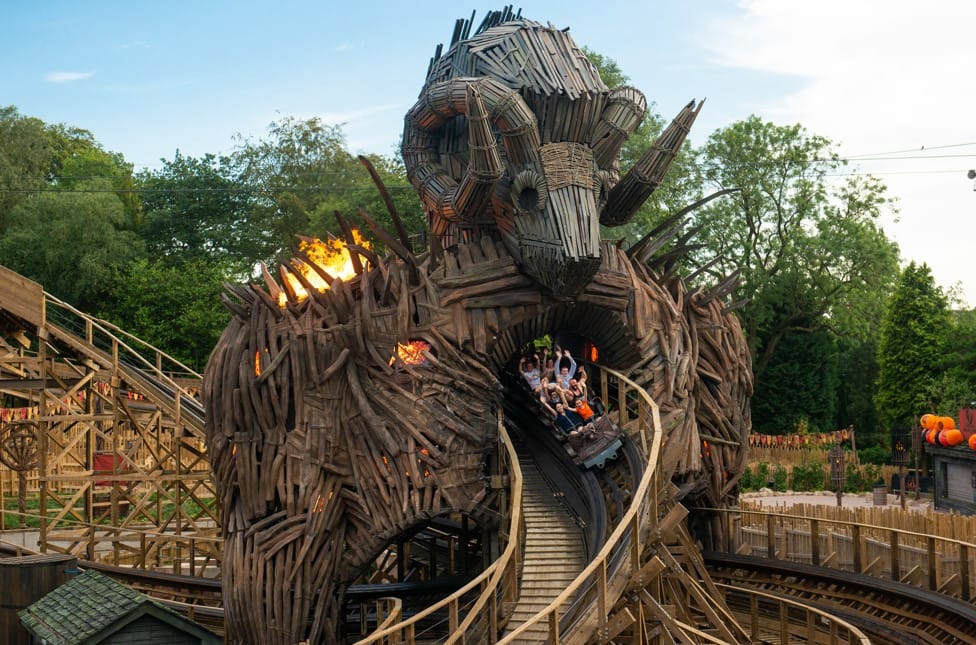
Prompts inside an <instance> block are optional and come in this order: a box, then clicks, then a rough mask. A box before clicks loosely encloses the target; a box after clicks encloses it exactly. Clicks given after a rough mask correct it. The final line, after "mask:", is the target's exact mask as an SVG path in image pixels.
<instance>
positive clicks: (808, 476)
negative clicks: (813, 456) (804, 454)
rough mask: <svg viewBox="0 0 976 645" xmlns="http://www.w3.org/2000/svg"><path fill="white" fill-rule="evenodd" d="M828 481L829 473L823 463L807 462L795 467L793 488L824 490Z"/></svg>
mask: <svg viewBox="0 0 976 645" xmlns="http://www.w3.org/2000/svg"><path fill="white" fill-rule="evenodd" d="M826 482H827V473H826V470H825V468H824V465H823V464H822V463H816V462H807V463H803V464H800V465H798V466H794V467H793V475H792V484H791V486H792V488H793V490H802V491H812V490H823V489H824V486H825V485H826Z"/></svg>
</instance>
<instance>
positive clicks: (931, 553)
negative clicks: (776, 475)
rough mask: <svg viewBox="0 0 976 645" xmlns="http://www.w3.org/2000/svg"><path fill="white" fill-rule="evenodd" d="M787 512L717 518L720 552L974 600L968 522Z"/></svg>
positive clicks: (744, 510)
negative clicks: (723, 533)
mask: <svg viewBox="0 0 976 645" xmlns="http://www.w3.org/2000/svg"><path fill="white" fill-rule="evenodd" d="M790 510H791V513H790V514H783V513H773V512H767V511H760V510H752V509H750V508H748V507H747V506H743V507H741V508H739V509H729V510H725V511H719V512H722V513H724V514H725V519H726V521H727V522H728V532H727V535H728V536H729V540H728V543H727V544H726V549H727V550H728V551H729V552H731V553H739V554H743V555H755V556H761V557H768V558H775V559H780V560H788V561H791V562H800V563H804V564H811V565H814V566H823V567H831V568H835V569H841V570H845V571H852V572H854V573H860V574H865V575H872V576H877V577H880V578H884V579H887V580H893V581H895V582H901V583H907V584H912V585H916V586H919V587H924V588H927V589H929V590H932V591H936V592H939V593H943V594H946V595H949V596H952V597H955V598H960V599H962V600H965V601H966V602H972V601H974V600H976V597H974V594H973V584H972V581H973V580H974V579H976V561H974V554H976V543H974V542H973V541H972V540H973V539H974V536H976V528H974V527H976V521H974V520H976V518H963V517H961V516H953V515H950V514H936V513H932V514H930V515H926V514H924V513H904V512H901V511H897V512H896V511H895V510H894V509H880V508H877V509H875V508H858V509H843V508H836V507H829V506H815V505H805V506H794V507H791V509H790ZM939 515H943V516H944V518H940V517H938V516H939ZM872 522H877V524H875V523H872ZM947 536H959V537H958V538H955V537H947Z"/></svg>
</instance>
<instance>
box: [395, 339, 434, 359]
mask: <svg viewBox="0 0 976 645" xmlns="http://www.w3.org/2000/svg"><path fill="white" fill-rule="evenodd" d="M429 350H430V343H428V342H427V341H425V340H411V341H409V342H407V343H406V344H404V343H397V347H396V356H391V357H390V365H393V363H394V361H396V359H397V358H399V359H400V360H401V361H403V362H404V363H406V364H407V365H423V364H425V363H426V362H427V357H426V356H424V354H423V352H426V351H429Z"/></svg>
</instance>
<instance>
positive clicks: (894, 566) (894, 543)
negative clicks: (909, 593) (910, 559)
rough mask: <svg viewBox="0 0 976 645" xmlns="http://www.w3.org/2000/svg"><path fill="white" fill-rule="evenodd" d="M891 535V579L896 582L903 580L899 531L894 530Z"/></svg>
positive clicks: (889, 542)
mask: <svg viewBox="0 0 976 645" xmlns="http://www.w3.org/2000/svg"><path fill="white" fill-rule="evenodd" d="M890 535H891V537H889V538H888V545H889V547H888V548H889V549H890V553H889V554H888V555H889V556H890V557H891V579H892V580H894V581H895V582H899V581H901V555H900V554H899V552H898V551H899V547H898V531H895V530H892V531H891V533H890Z"/></svg>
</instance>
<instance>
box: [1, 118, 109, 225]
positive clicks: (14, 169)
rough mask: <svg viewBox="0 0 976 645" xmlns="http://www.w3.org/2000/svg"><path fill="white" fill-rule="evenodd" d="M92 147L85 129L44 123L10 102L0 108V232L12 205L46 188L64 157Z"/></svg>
mask: <svg viewBox="0 0 976 645" xmlns="http://www.w3.org/2000/svg"><path fill="white" fill-rule="evenodd" d="M95 147H96V144H95V141H94V139H93V138H92V135H91V133H90V132H87V131H86V130H80V129H78V128H67V127H65V126H63V125H54V126H52V125H48V124H46V123H44V122H43V121H41V120H40V119H37V118H34V117H27V116H22V115H21V114H20V113H19V112H18V111H17V108H15V107H14V106H12V105H11V106H7V107H0V235H3V234H4V232H5V230H6V228H7V225H8V218H9V217H10V214H11V212H12V211H13V209H14V207H15V206H17V204H19V203H21V202H23V201H24V200H26V199H27V198H28V197H29V196H30V195H32V194H34V191H38V190H44V189H46V188H49V187H50V186H51V183H52V182H53V181H54V180H55V179H56V178H58V177H59V176H60V175H61V174H62V172H61V170H62V166H63V165H64V160H65V159H67V158H69V157H70V156H72V155H73V154H75V153H80V152H82V151H85V150H90V149H92V148H95Z"/></svg>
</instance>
